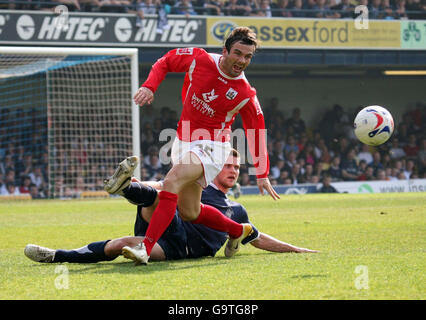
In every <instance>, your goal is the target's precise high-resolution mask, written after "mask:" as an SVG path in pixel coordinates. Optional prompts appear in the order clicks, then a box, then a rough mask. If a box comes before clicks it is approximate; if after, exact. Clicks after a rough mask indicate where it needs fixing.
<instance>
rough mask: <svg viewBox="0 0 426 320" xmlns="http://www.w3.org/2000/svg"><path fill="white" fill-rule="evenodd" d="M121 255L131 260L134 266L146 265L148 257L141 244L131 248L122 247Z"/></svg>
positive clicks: (143, 245)
mask: <svg viewBox="0 0 426 320" xmlns="http://www.w3.org/2000/svg"><path fill="white" fill-rule="evenodd" d="M121 254H122V255H123V256H124V257H125V258H127V259H130V260H133V261H134V262H135V265H140V264H148V260H149V256H148V254H147V252H146V248H145V244H144V243H143V242H141V243H140V244H138V245H136V246H134V247H132V248H131V247H129V246H125V247H123V249H121Z"/></svg>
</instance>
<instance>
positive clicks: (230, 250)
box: [225, 223, 253, 258]
mask: <svg viewBox="0 0 426 320" xmlns="http://www.w3.org/2000/svg"><path fill="white" fill-rule="evenodd" d="M242 225H243V233H242V234H241V236H239V237H238V238H229V240H228V242H227V243H226V246H225V257H227V258H231V257H232V256H233V255H234V254H236V253H237V252H238V250H240V244H241V241H243V239H244V238H246V237H248V236H249V235H251V234H252V232H253V227H252V226H251V224H249V223H242Z"/></svg>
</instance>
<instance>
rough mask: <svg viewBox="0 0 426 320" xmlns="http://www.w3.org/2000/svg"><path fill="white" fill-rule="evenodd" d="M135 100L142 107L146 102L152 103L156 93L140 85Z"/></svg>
mask: <svg viewBox="0 0 426 320" xmlns="http://www.w3.org/2000/svg"><path fill="white" fill-rule="evenodd" d="M133 100H134V101H135V103H136V104H137V105H139V106H141V107H142V106H144V105H145V104H151V103H152V102H153V101H154V93H153V92H152V91H151V90H150V89H148V88H146V87H140V88H139V89H138V91H136V94H135V96H134V97H133Z"/></svg>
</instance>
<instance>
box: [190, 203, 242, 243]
mask: <svg viewBox="0 0 426 320" xmlns="http://www.w3.org/2000/svg"><path fill="white" fill-rule="evenodd" d="M192 223H194V224H203V225H205V226H206V227H209V228H212V229H214V230H217V231H222V232H226V233H228V234H229V236H230V237H231V238H238V237H239V236H241V234H242V232H243V226H242V225H241V224H239V223H237V222H235V221H234V220H232V219H230V218H228V217H227V216H225V215H224V214H222V212H220V211H219V210H218V209H216V208H215V207H212V206H209V205H206V204H201V210H200V215H199V216H198V218H197V219H195V220H194V221H192Z"/></svg>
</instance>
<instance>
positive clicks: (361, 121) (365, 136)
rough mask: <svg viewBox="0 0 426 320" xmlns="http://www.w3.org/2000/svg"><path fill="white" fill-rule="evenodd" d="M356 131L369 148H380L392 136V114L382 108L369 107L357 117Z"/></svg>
mask: <svg viewBox="0 0 426 320" xmlns="http://www.w3.org/2000/svg"><path fill="white" fill-rule="evenodd" d="M354 129H355V135H356V136H357V138H358V139H359V141H361V142H362V143H365V144H367V145H369V146H378V145H381V144H383V143H385V142H386V141H387V140H388V139H389V138H390V136H391V135H392V133H393V129H394V124H393V118H392V115H391V113H390V112H389V111H388V110H387V109H385V108H383V107H381V106H368V107H365V108H364V109H362V110H361V111H360V112H358V114H357V115H356V117H355V120H354Z"/></svg>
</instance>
